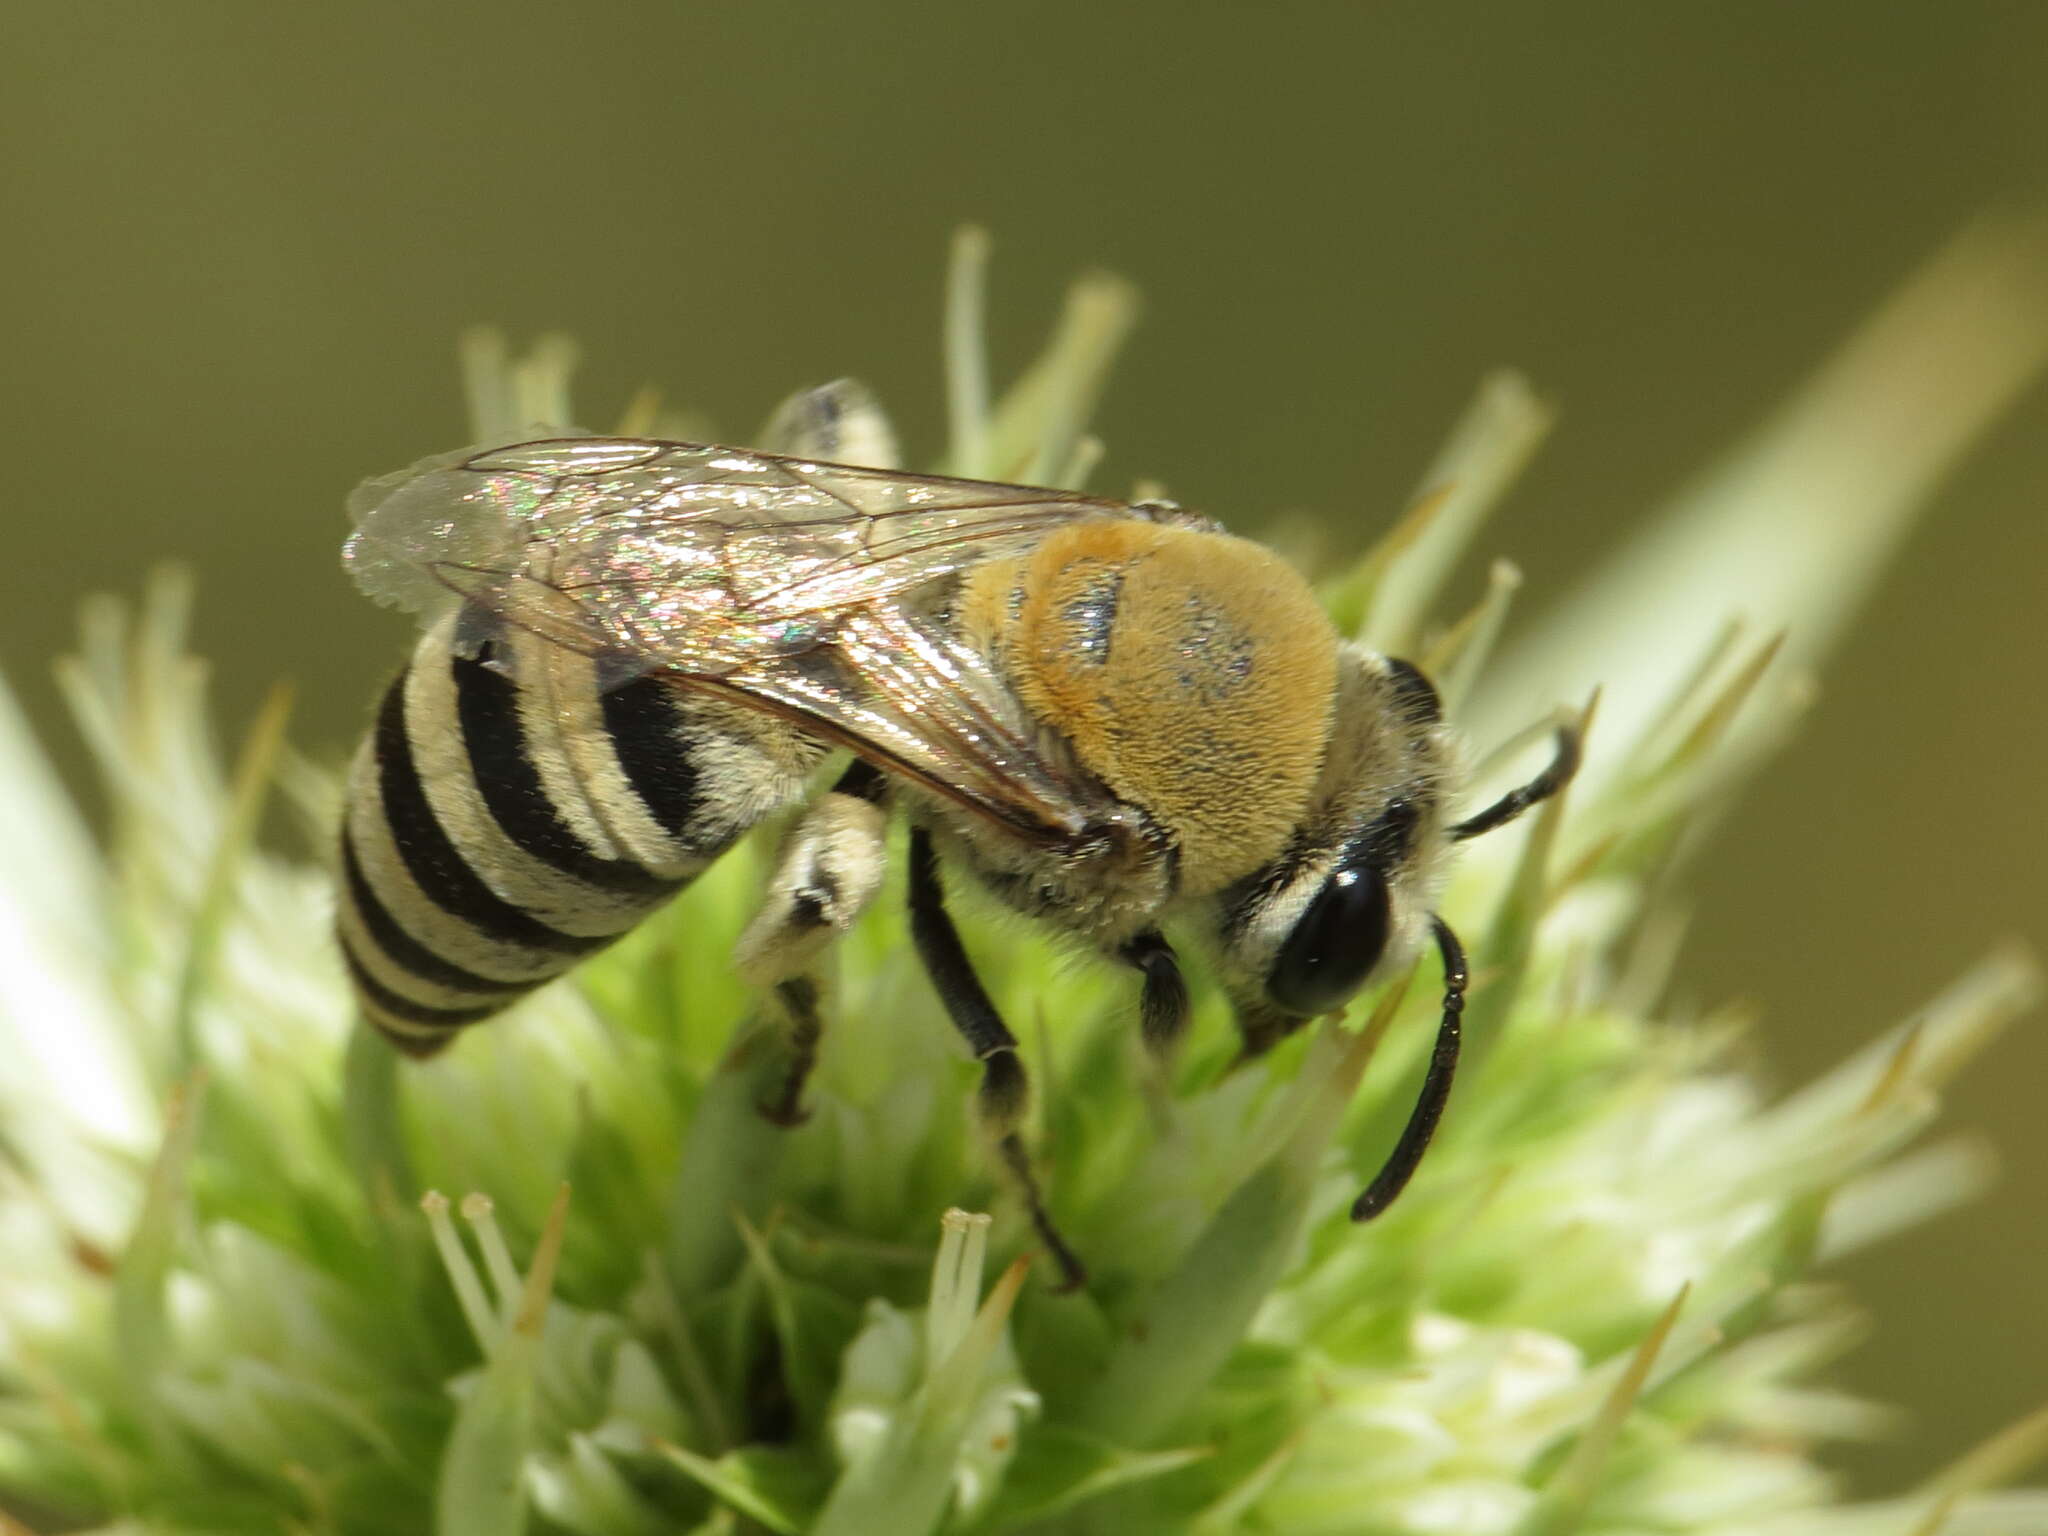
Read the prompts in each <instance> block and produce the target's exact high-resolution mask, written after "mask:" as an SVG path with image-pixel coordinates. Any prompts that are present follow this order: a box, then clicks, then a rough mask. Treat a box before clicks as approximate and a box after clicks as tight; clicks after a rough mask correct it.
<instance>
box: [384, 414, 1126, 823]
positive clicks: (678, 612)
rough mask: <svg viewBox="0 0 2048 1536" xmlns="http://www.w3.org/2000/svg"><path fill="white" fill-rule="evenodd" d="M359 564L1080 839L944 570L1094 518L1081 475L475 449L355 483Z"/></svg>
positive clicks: (1007, 817)
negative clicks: (954, 630) (1025, 482)
mask: <svg viewBox="0 0 2048 1536" xmlns="http://www.w3.org/2000/svg"><path fill="white" fill-rule="evenodd" d="M349 507H350V512H351V513H352V515H353V516H354V518H355V521H356V532H355V533H354V535H353V536H351V538H350V540H349V543H348V547H347V550H346V553H345V557H344V558H345V562H346V564H347V565H348V568H349V570H350V573H351V574H352V575H353V576H354V577H355V579H356V581H357V582H358V584H360V585H361V586H362V588H363V589H364V590H365V591H366V592H368V593H369V594H370V595H371V596H372V597H374V598H376V599H378V600H379V601H382V602H387V603H391V604H394V605H396V606H399V607H404V608H408V609H411V610H413V611H414V612H416V613H418V614H420V615H421V616H422V618H423V619H426V620H429V621H431V620H432V619H434V618H436V617H438V616H440V615H441V614H442V613H444V612H446V611H448V610H449V609H450V608H453V607H456V606H459V605H460V604H462V603H464V602H469V603H474V604H477V605H479V606H481V607H483V608H485V609H487V610H489V611H490V612H492V613H495V614H497V615H499V616H500V617H502V618H503V619H505V620H507V621H508V622H511V623H514V624H518V625H521V626H523V627H524V628H527V629H529V630H532V631H533V632H534V633H536V634H539V635H541V636H542V637H544V638H545V639H547V640H549V641H551V642H553V643H555V644H558V645H563V646H567V647H569V648H571V649H573V650H578V651H582V652H585V653H587V654H590V655H594V656H603V657H606V658H607V659H608V661H610V662H611V663H612V664H614V665H618V666H621V667H622V668H624V669H625V671H627V672H631V671H642V672H646V671H663V672H667V673H673V674H675V675H676V676H677V677H678V678H679V679H681V680H683V681H686V682H692V683H696V684H698V685H700V686H704V687H708V688H714V689H717V690H718V691H721V692H726V693H730V694H733V695H736V696H738V697H740V698H742V699H746V700H750V701H752V702H754V703H756V704H757V705H758V706H760V707H762V708H764V709H769V710H773V711H775V712H777V713H782V714H786V715H789V716H791V717H793V718H797V719H800V720H801V721H803V722H804V723H806V725H808V726H809V727H811V728H813V729H816V730H818V731H819V732H820V733H821V734H823V735H826V736H828V737H831V738H834V739H836V740H839V741H843V742H844V743H846V744H847V745H848V746H850V747H852V748H853V749H854V750H855V751H857V752H860V753H862V754H863V755H865V756H868V757H871V758H874V759H876V760H877V761H881V762H883V763H886V764H887V765H889V766H891V767H894V768H895V769H897V770H898V771H900V772H904V773H908V774H910V775H912V776H913V777H916V778H919V779H921V780H923V781H925V782H926V783H928V784H930V785H931V786H932V787H933V788H935V789H938V790H939V791H941V792H942V793H945V794H948V795H950V796H952V797H953V798H955V799H956V800H959V801H960V802H962V803H963V804H968V805H971V806H973V807H975V808H977V809H980V810H982V811H984V812H985V813H986V814H988V815H990V816H993V817H995V818H996V819H998V820H1000V821H1003V822H1005V823H1008V824H1010V825H1012V826H1014V827H1016V828H1018V829H1019V830H1020V831H1024V832H1027V833H1044V832H1051V833H1073V832H1077V831H1079V830H1080V828H1081V826H1082V825H1083V824H1084V823H1085V821H1086V818H1087V811H1088V807H1087V805H1086V804H1084V802H1085V801H1087V800H1088V799H1089V792H1088V789H1087V787H1086V786H1084V785H1082V784H1080V783H1078V782H1076V781H1075V780H1074V778H1073V776H1072V775H1070V774H1067V773H1064V772H1062V771H1061V770H1060V768H1059V766H1058V765H1057V764H1055V763H1053V762H1051V761H1048V760H1047V758H1046V755H1045V754H1044V753H1043V751H1041V750H1040V749H1038V748H1037V747H1036V746H1035V745H1034V742H1035V738H1036V734H1037V733H1036V732H1035V731H1034V729H1033V727H1032V726H1031V724H1030V722H1029V721H1027V720H1025V719H1023V718H1022V717H1021V714H1020V712H1019V711H1018V709H1017V706H1016V704H1015V702H1014V700H1013V699H1012V698H1011V696H1010V693H1009V690H1007V689H1005V688H1003V687H1002V686H1001V685H1000V683H999V681H998V680H997V679H996V678H995V677H994V676H993V674H992V673H991V671H990V669H989V667H988V665H987V663H986V662H985V661H983V660H982V659H981V658H980V657H978V656H976V655H974V654H973V653H972V652H970V651H968V650H967V649H966V648H965V647H963V646H961V645H960V644H959V643H958V642H957V641H956V640H954V639H953V638H952V637H951V636H950V634H948V633H947V632H946V630H945V627H944V626H943V625H942V624H941V623H939V622H937V621H936V620H935V619H934V618H933V617H932V615H931V613H930V611H929V607H930V603H931V601H932V598H933V595H934V594H935V593H941V592H943V590H944V585H945V581H946V578H948V577H951V576H954V575H956V574H957V573H958V572H960V571H961V570H963V569H964V568H966V567H968V566H970V565H974V564H978V563H980V562H981V561H984V560H988V559H992V558H999V557H1001V556H1003V555H1006V554H1010V553H1017V552H1022V551H1023V550H1025V549H1028V548H1029V547H1030V546H1031V545H1032V544H1033V543H1035V542H1036V541H1037V540H1038V539H1040V538H1041V537H1043V536H1044V534H1045V533H1046V532H1047V531H1048V530H1049V529H1051V528H1053V527H1056V526H1059V525H1061V524H1064V523H1071V522H1075V521H1078V520H1082V519H1086V518H1099V517H1107V518H1129V517H1143V516H1148V515H1152V514H1151V512H1150V509H1140V508H1132V507H1129V506H1126V505H1125V504H1123V503H1121V502H1114V501H1106V500H1101V499H1098V498H1094V497H1088V496H1081V495H1076V494H1073V493H1070V492H1064V491H1053V490H1043V489H1038V488H1033V487H1026V486H1013V485H997V484H990V483H985V482H981V481H972V480H955V479H948V478H945V477H941V476H931V475H913V474H905V473H902V472H899V471H894V470H881V469H867V468H860V467H856V466H851V465H844V464H829V463H824V462H819V461H812V460H806V459H795V458H785V457H781V456H779V455H775V454H768V453H757V452H753V451H750V450H746V449H736V448H721V447H715V446H705V445H700V444H694V443H667V442H654V441H648V440H644V439H625V438H601V437H574V438H556V439H549V440H546V441H541V442H531V443H519V444H515V445H512V446H509V447H497V448H486V449H481V450H470V451H465V452H462V453H458V454H452V455H447V456H444V457H442V458H438V459H432V460H428V461H427V462H425V463H423V464H420V465H417V466H415V467H414V468H412V469H410V470H407V471H404V472H402V473H401V474H398V475H394V476H389V477H387V478H385V479H382V480H374V481H370V482H368V483H367V484H365V485H364V486H363V487H361V488H360V489H359V490H358V491H357V492H356V494H355V495H354V496H353V497H351V498H350V503H349Z"/></svg>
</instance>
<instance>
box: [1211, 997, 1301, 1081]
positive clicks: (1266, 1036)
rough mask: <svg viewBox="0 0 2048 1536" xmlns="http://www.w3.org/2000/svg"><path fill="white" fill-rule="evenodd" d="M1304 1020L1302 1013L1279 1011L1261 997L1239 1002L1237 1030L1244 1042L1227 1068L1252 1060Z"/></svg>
mask: <svg viewBox="0 0 2048 1536" xmlns="http://www.w3.org/2000/svg"><path fill="white" fill-rule="evenodd" d="M1307 1022H1308V1018H1307V1016H1306V1015H1303V1014H1299V1013H1283V1012H1281V1011H1280V1010H1279V1009H1278V1008H1275V1007H1274V1006H1273V1005H1272V1004H1271V1003H1268V1002H1266V1001H1265V1000H1264V999H1263V998H1261V999H1258V1000H1256V1001H1254V1002H1250V1003H1240V1004H1239V1005H1238V1010H1237V1033H1238V1036H1239V1038H1240V1039H1241V1040H1242V1041H1243V1042H1244V1043H1243V1044H1242V1045H1241V1046H1240V1047H1239V1048H1238V1052H1237V1060H1235V1061H1233V1062H1232V1063H1231V1064H1230V1070H1231V1071H1233V1072H1235V1071H1236V1070H1237V1069H1238V1068H1239V1067H1242V1066H1246V1065H1248V1064H1249V1063H1251V1062H1253V1061H1256V1060H1257V1059H1258V1058H1259V1057H1261V1056H1263V1055H1265V1054H1266V1052H1268V1051H1270V1050H1272V1049H1273V1047H1274V1046H1276V1045H1278V1044H1279V1043H1280V1042H1281V1041H1282V1040H1285V1039H1286V1038H1287V1037H1288V1036H1289V1035H1291V1034H1293V1033H1294V1032H1295V1031H1296V1030H1297V1029H1300V1028H1301V1026H1302V1025H1304V1024H1306V1023H1307Z"/></svg>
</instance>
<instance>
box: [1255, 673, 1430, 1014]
mask: <svg viewBox="0 0 2048 1536" xmlns="http://www.w3.org/2000/svg"><path fill="white" fill-rule="evenodd" d="M1457 772H1458V764H1457V754H1456V748H1455V747H1454V745H1453V743H1452V741H1451V738H1450V734H1449V732H1448V731H1447V730H1446V729H1445V728H1444V725H1443V718H1442V707H1441V705H1440V704H1439V702H1438V699H1437V693H1436V689H1435V688H1434V687H1432V686H1431V685H1430V682H1429V679H1428V678H1426V677H1424V676H1423V675H1422V673H1421V672H1420V671H1419V670H1418V669H1417V668H1416V667H1415V666H1413V665H1412V664H1411V663H1409V662H1405V661H1398V660H1392V659H1389V658H1387V657H1384V656H1379V655H1376V654H1374V653H1373V652H1370V651H1367V650H1364V649H1363V648H1361V647H1358V646H1345V647H1344V648H1343V649H1342V651H1341V652H1340V654H1339V660H1338V681H1337V698H1336V709H1335V711H1334V719H1333V722H1332V728H1331V735H1330V743H1329V749H1328V752H1327V754H1326V756H1325V759H1324V763H1323V768H1322V773H1321V776H1320V778H1319V781H1318V783H1317V786H1316V789H1315V792H1314V794H1313V796H1312V797H1311V799H1310V802H1309V806H1308V811H1307V814H1306V815H1305V817H1304V818H1303V821H1302V824H1301V825H1300V827H1299V828H1297V830H1296V832H1295V835H1294V836H1293V838H1292V839H1290V841H1289V843H1288V845H1287V847H1286V848H1284V849H1283V850H1282V851H1281V853H1280V854H1279V855H1278V856H1277V857H1276V858H1275V859H1273V860H1272V861H1271V862H1270V863H1268V864H1267V865H1266V866H1265V867H1264V868H1262V869H1259V870H1256V871H1254V872H1253V873H1252V874H1251V875H1250V876H1248V877H1247V878H1245V879H1244V880H1241V881H1239V882H1238V883H1237V884H1235V885H1234V886H1232V887H1231V888H1230V889H1228V890H1226V891H1224V892H1223V893H1222V895H1221V898H1220V900H1219V901H1218V904H1217V910H1216V922H1217V929H1218V933H1217V937H1218V941H1219V942H1218V945H1217V949H1218V952H1219V953H1220V954H1221V956H1222V959H1223V964H1224V969H1225V972H1226V975H1227V977H1228V979H1229V981H1230V984H1231V989H1232V992H1233V994H1234V995H1235V996H1236V999H1237V1002H1238V1006H1239V1008H1240V1010H1241V1011H1242V1012H1243V1013H1244V1014H1245V1015H1246V1020H1247V1024H1248V1025H1249V1026H1251V1035H1252V1037H1254V1038H1256V1037H1257V1035H1258V1034H1259V1033H1260V1032H1261V1030H1262V1028H1263V1029H1265V1030H1270V1031H1271V1033H1272V1036H1273V1038H1278V1036H1279V1035H1280V1034H1284V1033H1285V1032H1286V1030H1287V1029H1288V1028H1289V1027H1291V1025H1292V1023H1293V1022H1294V1021H1296V1020H1300V1019H1305V1018H1311V1017H1314V1016H1315V1015H1317V1014H1321V1013H1328V1012H1330V1011H1332V1010H1333V1009H1337V1008H1341V1007H1342V1006H1343V1005H1344V1004H1345V1003H1346V1002H1347V1001H1349V1000H1350V998H1351V997H1352V996H1353V994H1355V993H1356V992H1357V991H1358V990H1359V988H1360V987H1362V986H1364V985H1365V983H1366V981H1367V980H1368V979H1369V978H1370V977H1371V976H1372V975H1373V974H1374V973H1375V972H1376V971H1379V970H1381V969H1383V968H1384V967H1387V966H1389V965H1400V964H1404V963H1406V961H1407V960H1408V958H1409V957H1410V956H1412V955H1413V954H1414V953H1415V950H1416V948H1417V947H1418V945H1420V944H1421V942H1422V941H1423V940H1424V939H1425V938H1426V937H1427V936H1428V934H1429V931H1430V908H1431V906H1432V905H1433V904H1434V902H1435V898H1436V888H1437V879H1438V872H1439V869H1440V868H1441V866H1442V863H1443V850H1444V849H1445V847H1446V846H1447V844H1448V832H1447V830H1446V828H1445V825H1444V813H1445V804H1444V802H1445V800H1446V798H1447V797H1448V795H1449V794H1450V793H1451V792H1452V790H1453V789H1454V788H1455V783H1456V779H1457Z"/></svg>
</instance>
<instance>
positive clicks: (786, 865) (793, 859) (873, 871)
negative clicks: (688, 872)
mask: <svg viewBox="0 0 2048 1536" xmlns="http://www.w3.org/2000/svg"><path fill="white" fill-rule="evenodd" d="M882 782H883V781H882V777H881V774H880V773H879V772H877V771H876V770H875V769H873V768H871V767H869V766H868V765H867V764H866V763H855V764H854V766H853V767H851V768H849V769H848V770H847V771H846V773H845V774H843V775H842V776H841V777H840V780H839V782H838V783H837V784H836V785H834V786H833V787H832V789H831V790H830V791H829V792H828V793H826V794H825V795H823V796H822V797H820V799H819V801H818V803H817V804H816V805H814V806H812V807H811V809H810V810H808V811H806V812H805V813H804V816H803V818H802V820H800V821H798V822H797V824H796V826H795V827H794V828H793V829H792V830H791V832H790V835H789V839H788V841H787V842H786V843H785V844H784V845H783V849H782V854H781V857H780V860H779V861H778V862H777V864H776V868H775V874H774V876H773V878H772V879H770V880H769V882H768V895H767V899H766V900H765V901H764V902H763V903H762V906H761V910H760V912H759V913H758V914H757V915H756V916H755V918H754V920H753V921H752V922H751V923H749V924H748V925H747V930H746V932H745V933H743V934H741V935H740V941H739V945H738V949H737V952H736V955H735V966H736V969H737V970H738V971H739V974H740V975H741V977H742V978H743V979H745V980H747V981H749V982H752V983H753V984H755V985H756V986H765V987H772V988H773V989H774V991H775V995H776V999H777V1001H778V1002H779V1003H780V1004H781V1006H782V1009H783V1011H784V1013H785V1014H787V1016H788V1018H789V1024H790V1053H791V1059H790V1066H789V1076H788V1078H787V1080H786V1081H785V1082H784V1084H783V1087H782V1090H781V1092H780V1093H779V1094H778V1095H777V1096H776V1098H775V1100H774V1101H773V1102H772V1103H768V1104H763V1105H762V1106H761V1113H762V1114H764V1115H766V1116H767V1117H768V1118H769V1119H770V1120H773V1121H774V1122H775V1123H776V1124H778V1125H800V1124H802V1123H803V1121H804V1120H805V1118H806V1115H805V1113H804V1111H803V1110H802V1108H801V1107H800V1103H801V1100H802V1097H803V1090H804V1080H805V1079H806V1078H808V1077H809V1076H810V1072H811V1068H812V1066H813V1065H814V1064H815V1063H816V1061H817V1056H818V1037H819V1036H820V1035H821V1034H823V1033H824V1022H823V1016H822V1014H821V1012H820V1009H819V993H820V990H821V989H820V987H819V985H818V980H817V976H816V967H817V964H818V962H819V960H820V959H821V957H822V955H823V953H824V950H825V948H826V946H828V945H829V944H831V943H832V941H833V940H835V939H837V938H838V937H839V936H840V935H841V934H842V933H844V932H845V931H846V930H847V929H848V928H850V927H852V926H853V922H854V919H855V918H857V917H859V916H860V914H861V912H862V910H863V909H864V908H865V907H866V906H867V904H868V903H869V902H870V901H872V900H873V899H874V896H875V892H876V891H878V890H880V889H881V885H882V874H883V871H884V868H885V864H886V857H887V838H888V819H887V815H886V813H885V812H884V810H883V808H882V805H881V803H880V800H881V787H882Z"/></svg>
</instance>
